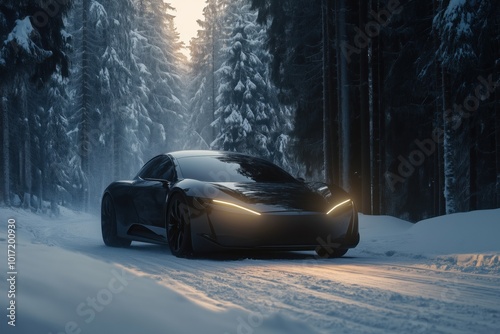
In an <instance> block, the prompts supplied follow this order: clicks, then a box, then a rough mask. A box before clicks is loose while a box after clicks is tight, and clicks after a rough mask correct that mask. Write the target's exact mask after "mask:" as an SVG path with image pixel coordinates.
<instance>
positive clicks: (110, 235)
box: [101, 195, 131, 247]
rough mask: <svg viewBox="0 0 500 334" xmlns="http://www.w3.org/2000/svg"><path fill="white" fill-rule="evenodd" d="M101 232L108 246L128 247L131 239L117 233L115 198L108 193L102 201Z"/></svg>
mask: <svg viewBox="0 0 500 334" xmlns="http://www.w3.org/2000/svg"><path fill="white" fill-rule="evenodd" d="M101 233H102V240H103V241H104V244H105V245H106V246H110V247H128V246H130V243H131V241H130V240H127V239H123V238H120V237H119V236H118V235H117V226H116V211H115V205H114V203H113V199H112V198H111V196H109V195H106V196H104V198H103V199H102V203H101Z"/></svg>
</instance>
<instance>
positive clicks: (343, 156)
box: [336, 0, 351, 191]
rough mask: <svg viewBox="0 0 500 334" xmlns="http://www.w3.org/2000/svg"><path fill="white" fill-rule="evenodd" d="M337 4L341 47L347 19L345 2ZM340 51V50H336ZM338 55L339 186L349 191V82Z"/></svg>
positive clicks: (345, 64) (338, 32)
mask: <svg viewBox="0 0 500 334" xmlns="http://www.w3.org/2000/svg"><path fill="white" fill-rule="evenodd" d="M336 4H337V13H338V14H337V15H338V16H337V18H338V19H337V24H338V26H337V39H338V44H337V45H342V43H343V42H345V43H347V42H348V41H347V27H346V25H347V19H346V15H347V14H346V11H347V8H346V7H347V6H346V0H339V1H338V2H336ZM338 49H340V48H338ZM338 52H340V55H339V62H338V70H337V73H338V76H339V86H338V87H337V89H338V92H339V93H338V94H339V96H340V99H339V110H340V115H339V120H340V122H339V123H340V124H339V125H340V129H339V134H340V136H339V151H340V161H339V163H340V173H339V174H340V180H339V181H340V182H339V183H340V185H341V186H342V188H344V189H345V190H347V191H349V190H350V182H349V171H350V144H351V142H350V137H351V127H350V125H351V124H350V110H349V80H348V63H347V59H346V57H345V56H343V55H342V54H341V51H340V50H339V51H338Z"/></svg>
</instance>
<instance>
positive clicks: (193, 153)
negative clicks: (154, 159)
mask: <svg viewBox="0 0 500 334" xmlns="http://www.w3.org/2000/svg"><path fill="white" fill-rule="evenodd" d="M166 154H167V155H170V156H172V157H173V158H175V159H180V158H187V157H207V156H221V155H226V156H227V155H238V156H248V155H245V154H242V153H237V152H225V151H210V150H186V151H175V152H169V153H166Z"/></svg>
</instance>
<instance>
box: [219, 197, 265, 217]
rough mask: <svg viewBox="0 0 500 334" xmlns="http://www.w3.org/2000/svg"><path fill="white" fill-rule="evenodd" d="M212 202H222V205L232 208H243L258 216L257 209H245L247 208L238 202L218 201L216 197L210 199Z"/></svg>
mask: <svg viewBox="0 0 500 334" xmlns="http://www.w3.org/2000/svg"><path fill="white" fill-rule="evenodd" d="M212 202H214V203H217V204H223V205H228V206H232V207H234V208H238V209H241V210H245V211H247V212H250V213H253V214H254V215H257V216H260V213H258V212H257V211H253V210H250V209H247V208H245V207H243V206H241V205H238V204H234V203H230V202H224V201H219V200H217V199H214V200H212Z"/></svg>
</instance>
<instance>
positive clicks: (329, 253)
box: [316, 247, 348, 259]
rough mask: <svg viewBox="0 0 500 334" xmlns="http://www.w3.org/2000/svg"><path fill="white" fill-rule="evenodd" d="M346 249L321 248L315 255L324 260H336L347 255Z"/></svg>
mask: <svg viewBox="0 0 500 334" xmlns="http://www.w3.org/2000/svg"><path fill="white" fill-rule="evenodd" d="M347 251H348V249H341V248H337V249H328V250H327V249H324V248H323V247H321V248H320V249H317V250H316V254H318V256H319V257H322V258H324V259H331V258H337V257H342V256H344V255H345V253H347Z"/></svg>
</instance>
